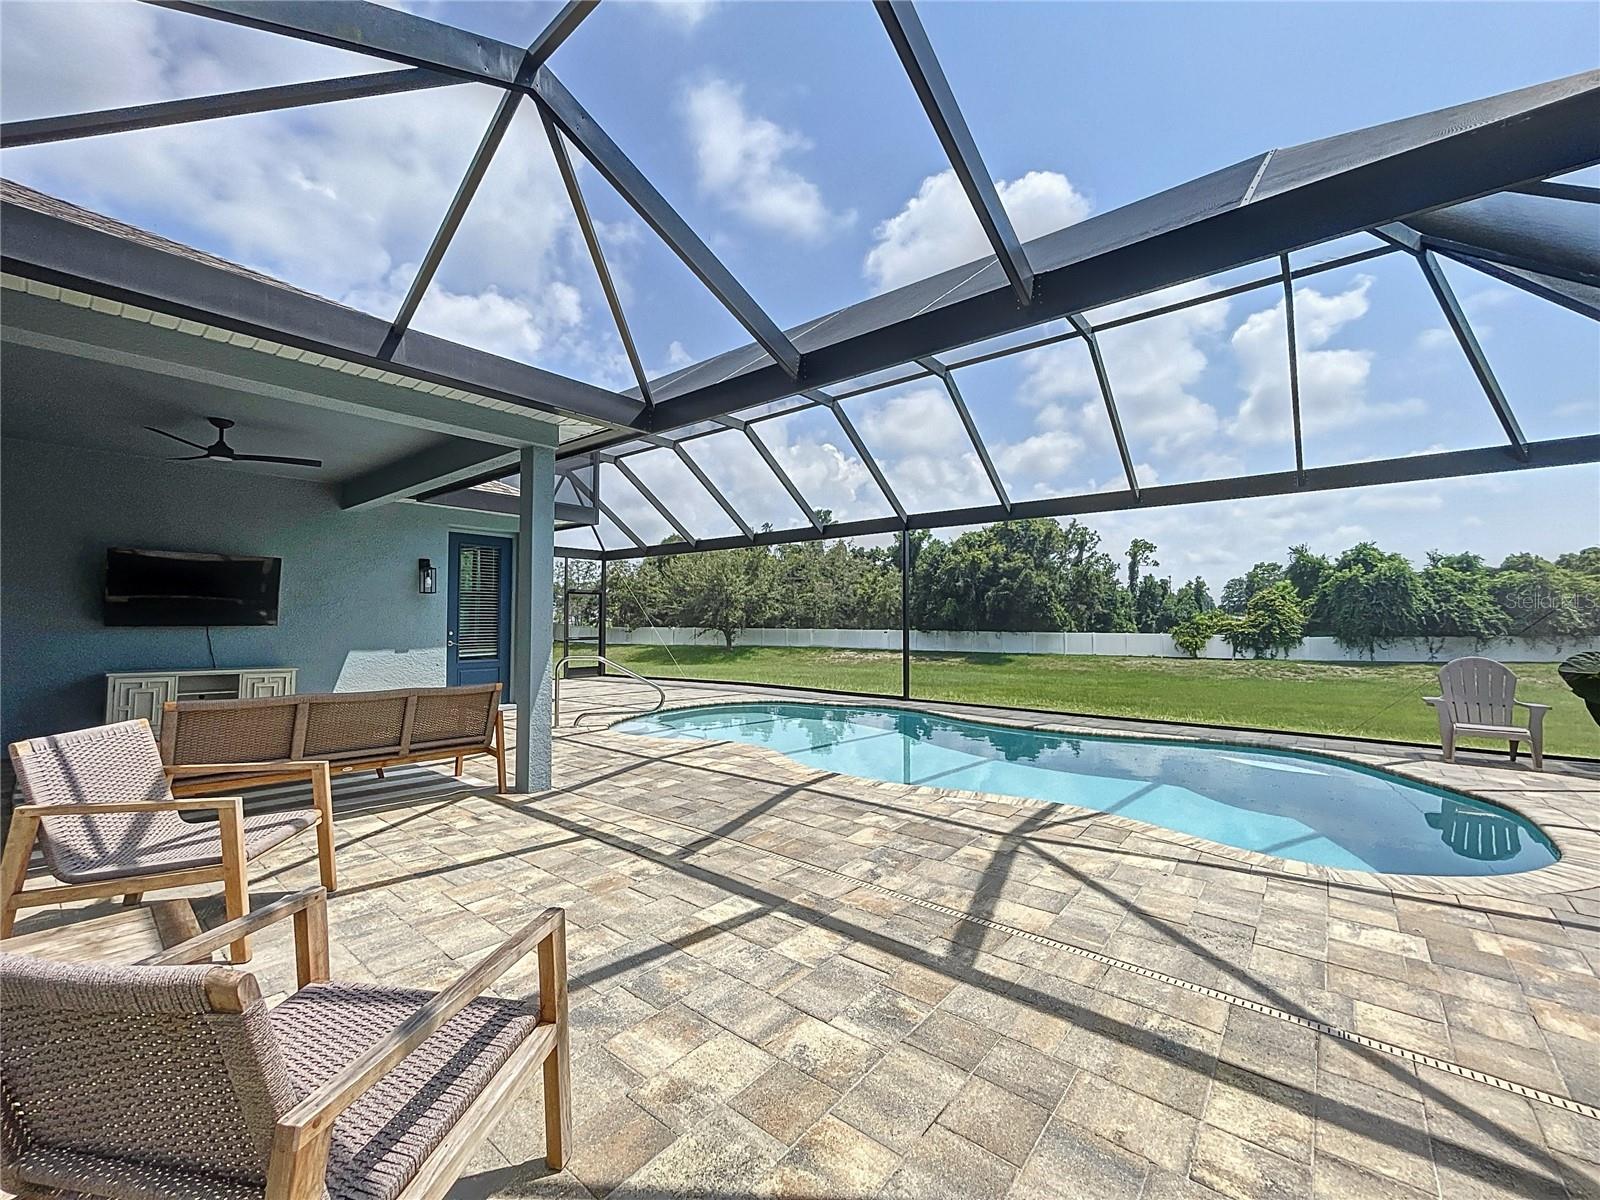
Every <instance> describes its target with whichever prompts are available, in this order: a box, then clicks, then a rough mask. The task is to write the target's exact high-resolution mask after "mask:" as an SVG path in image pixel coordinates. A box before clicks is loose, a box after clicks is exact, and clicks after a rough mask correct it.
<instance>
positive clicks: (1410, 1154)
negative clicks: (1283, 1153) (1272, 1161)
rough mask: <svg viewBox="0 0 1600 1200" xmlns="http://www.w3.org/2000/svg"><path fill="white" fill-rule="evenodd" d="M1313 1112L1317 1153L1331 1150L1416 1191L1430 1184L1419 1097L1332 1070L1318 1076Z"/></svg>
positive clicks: (1431, 1187)
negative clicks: (1325, 1074) (1373, 1086)
mask: <svg viewBox="0 0 1600 1200" xmlns="http://www.w3.org/2000/svg"><path fill="white" fill-rule="evenodd" d="M1316 1117H1317V1130H1316V1147H1317V1154H1318V1155H1319V1156H1320V1155H1323V1154H1333V1155H1336V1156H1337V1157H1339V1158H1342V1159H1344V1161H1345V1162H1348V1163H1359V1164H1360V1165H1361V1166H1362V1167H1363V1168H1364V1169H1365V1170H1367V1171H1370V1172H1371V1173H1372V1174H1374V1175H1378V1176H1381V1177H1383V1178H1385V1179H1392V1180H1395V1181H1396V1182H1399V1183H1403V1184H1405V1185H1406V1186H1408V1187H1411V1188H1415V1189H1416V1190H1417V1191H1422V1192H1431V1191H1433V1190H1434V1188H1435V1186H1436V1181H1435V1177H1434V1172H1433V1161H1432V1155H1431V1153H1430V1142H1429V1138H1428V1125H1427V1120H1426V1117H1425V1114H1424V1111H1423V1105H1422V1104H1421V1102H1420V1101H1417V1100H1410V1099H1407V1098H1406V1097H1404V1096H1397V1095H1394V1094H1393V1093H1391V1092H1383V1091H1379V1090H1378V1089H1377V1088H1372V1087H1368V1086H1367V1085H1366V1084H1363V1083H1357V1082H1355V1081H1354V1080H1351V1079H1344V1078H1341V1077H1339V1076H1337V1075H1335V1076H1330V1077H1328V1078H1327V1079H1324V1080H1321V1081H1320V1084H1319V1095H1318V1097H1317V1110H1316Z"/></svg>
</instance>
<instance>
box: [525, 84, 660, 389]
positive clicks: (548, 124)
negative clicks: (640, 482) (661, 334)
mask: <svg viewBox="0 0 1600 1200" xmlns="http://www.w3.org/2000/svg"><path fill="white" fill-rule="evenodd" d="M539 120H540V122H541V123H542V124H543V125H544V132H545V136H546V137H547V138H549V140H550V153H551V155H552V156H553V157H554V158H555V160H556V170H557V171H559V172H560V174H561V183H562V185H563V186H564V187H565V188H566V189H567V200H568V202H569V203H570V204H571V205H572V213H573V215H574V216H575V217H577V218H578V232H579V233H581V234H582V235H583V244H584V245H585V246H586V247H588V250H589V260H590V261H591V262H592V263H593V264H594V273H595V275H596V277H597V278H598V279H599V280H600V291H601V292H602V293H603V294H604V295H605V298H606V307H607V308H609V309H610V310H611V321H612V323H613V324H614V325H615V326H616V328H617V337H619V338H620V339H621V340H622V349H623V351H624V352H625V353H626V354H627V356H628V366H629V367H631V368H632V369H633V377H634V379H635V381H637V383H638V385H639V395H640V397H641V398H642V399H643V400H644V402H645V404H646V406H648V405H649V404H651V403H652V401H651V396H650V379H649V377H648V376H647V375H646V374H645V369H644V363H643V362H642V361H641V360H640V358H639V350H638V347H637V346H635V345H634V342H633V333H632V331H630V330H629V328H628V318H627V315H626V314H625V313H624V312H623V310H622V298H621V297H620V296H618V295H617V286H616V283H615V282H614V281H613V280H612V278H611V268H610V267H609V266H607V265H606V256H605V251H604V250H602V249H601V247H600V235H599V234H598V233H596V232H595V228H594V221H593V219H592V218H591V217H590V216H589V205H588V204H587V203H586V202H585V201H584V198H583V188H582V187H581V186H580V185H579V183H578V173H577V172H576V171H574V170H573V169H572V156H571V155H570V154H568V153H567V143H566V139H565V138H563V137H562V136H561V131H560V130H559V129H557V128H556V127H555V123H554V122H553V121H551V120H550V118H549V116H548V115H547V114H546V113H545V112H544V110H543V109H540V110H539Z"/></svg>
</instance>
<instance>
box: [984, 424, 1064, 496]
mask: <svg viewBox="0 0 1600 1200" xmlns="http://www.w3.org/2000/svg"><path fill="white" fill-rule="evenodd" d="M990 453H991V456H992V457H993V459H994V464H995V469H996V470H997V471H999V472H1000V478H1001V480H1002V481H1003V482H1004V483H1006V485H1007V486H1008V487H1010V488H1011V489H1012V490H1013V491H1014V492H1015V493H1016V494H1015V495H1014V496H1013V497H1012V498H1013V499H1032V498H1034V497H1041V496H1059V495H1062V494H1064V493H1065V492H1066V491H1067V490H1069V487H1068V475H1067V472H1068V469H1069V468H1071V467H1072V466H1073V465H1074V464H1076V463H1077V461H1078V460H1079V458H1080V457H1081V456H1082V454H1083V439H1082V438H1080V437H1078V436H1077V435H1076V434H1073V433H1069V432H1068V431H1067V430H1065V429H1046V430H1043V431H1041V432H1039V433H1035V434H1031V435H1030V436H1028V437H1025V438H1023V439H1022V440H1021V441H1018V442H1004V443H1002V444H1001V445H1000V446H998V447H997V448H995V449H994V450H992V451H991V452H990Z"/></svg>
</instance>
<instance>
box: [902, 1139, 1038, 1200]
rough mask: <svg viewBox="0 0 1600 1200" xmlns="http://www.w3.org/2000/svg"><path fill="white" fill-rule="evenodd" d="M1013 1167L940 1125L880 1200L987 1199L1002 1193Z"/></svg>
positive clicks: (919, 1143) (919, 1142)
mask: <svg viewBox="0 0 1600 1200" xmlns="http://www.w3.org/2000/svg"><path fill="white" fill-rule="evenodd" d="M1014 1178H1016V1168H1014V1167H1013V1166H1012V1165H1011V1164H1010V1163H1008V1162H1006V1161H1005V1160H1004V1159H1001V1158H997V1157H996V1156H995V1155H993V1154H990V1153H989V1152H988V1151H987V1150H985V1149H983V1148H982V1147H981V1146H976V1145H974V1144H973V1143H971V1142H969V1141H967V1140H966V1139H965V1138H963V1137H961V1136H960V1135H959V1134H957V1133H954V1132H952V1131H951V1130H949V1129H946V1128H945V1127H944V1126H943V1125H931V1126H929V1128H928V1131H927V1132H926V1133H925V1134H923V1135H922V1137H921V1138H919V1139H918V1140H917V1143H916V1145H915V1146H913V1147H912V1149H911V1153H910V1154H908V1155H906V1158H905V1161H904V1163H903V1164H902V1165H901V1167H900V1169H899V1170H897V1171H896V1172H895V1173H894V1175H893V1176H891V1177H890V1179H889V1182H888V1183H887V1184H885V1185H884V1188H883V1190H882V1191H881V1192H879V1193H878V1194H879V1196H880V1197H882V1198H883V1200H980V1198H982V1200H987V1198H988V1197H991V1196H993V1197H999V1196H1004V1195H1005V1194H1006V1190H1007V1189H1008V1188H1009V1187H1010V1186H1011V1181H1012V1180H1013V1179H1014Z"/></svg>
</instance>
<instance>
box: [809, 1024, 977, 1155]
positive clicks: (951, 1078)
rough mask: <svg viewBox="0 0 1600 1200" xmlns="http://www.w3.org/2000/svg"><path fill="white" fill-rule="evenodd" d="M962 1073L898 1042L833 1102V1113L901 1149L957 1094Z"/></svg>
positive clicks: (963, 1076) (960, 1086)
mask: <svg viewBox="0 0 1600 1200" xmlns="http://www.w3.org/2000/svg"><path fill="white" fill-rule="evenodd" d="M964 1082H965V1072H964V1071H962V1070H961V1069H960V1068H958V1067H955V1066H952V1065H951V1064H950V1063H947V1062H945V1061H943V1060H942V1059H938V1058H935V1057H933V1056H932V1055H930V1054H926V1053H924V1052H923V1051H921V1050H918V1049H916V1048H915V1047H912V1046H896V1047H895V1048H894V1049H892V1050H890V1051H889V1053H888V1054H886V1055H884V1056H883V1058H882V1059H881V1060H880V1061H879V1062H878V1064H877V1065H876V1066H875V1067H873V1068H872V1070H871V1071H869V1072H868V1073H867V1075H866V1078H864V1079H862V1080H861V1082H860V1083H858V1084H856V1086H855V1087H853V1088H851V1089H850V1091H849V1092H848V1093H847V1094H846V1095H845V1096H844V1098H843V1099H841V1100H840V1101H839V1102H838V1104H836V1105H835V1106H834V1110H833V1111H834V1115H835V1116H837V1117H839V1118H841V1119H842V1120H845V1121H848V1122H850V1124H852V1125H854V1126H855V1127H856V1128H857V1129H860V1130H861V1131H862V1132H864V1133H866V1134H868V1135H870V1136H871V1137H873V1138H875V1139H877V1140H878V1141H880V1142H882V1143H883V1144H884V1145H886V1146H888V1147H890V1148H891V1149H894V1150H897V1151H900V1152H902V1153H903V1152H905V1151H906V1150H907V1149H909V1148H910V1146H911V1145H912V1144H913V1143H914V1142H915V1141H916V1139H917V1138H919V1137H921V1136H922V1134H923V1132H924V1131H925V1130H926V1129H927V1128H928V1126H929V1125H932V1124H933V1122H934V1119H935V1118H936V1117H938V1115H939V1113H940V1112H941V1111H942V1110H943V1109H944V1107H945V1105H946V1104H948V1103H949V1102H950V1100H951V1099H952V1098H953V1097H954V1096H955V1095H956V1094H957V1093H958V1092H960V1090H961V1088H962V1085H963V1083H964Z"/></svg>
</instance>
